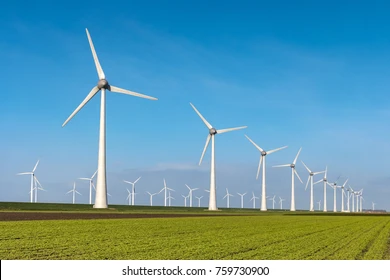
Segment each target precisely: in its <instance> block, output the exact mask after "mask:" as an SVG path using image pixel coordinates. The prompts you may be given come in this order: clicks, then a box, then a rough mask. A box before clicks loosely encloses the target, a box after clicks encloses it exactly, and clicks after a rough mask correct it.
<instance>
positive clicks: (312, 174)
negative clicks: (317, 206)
mask: <svg viewBox="0 0 390 280" xmlns="http://www.w3.org/2000/svg"><path fill="white" fill-rule="evenodd" d="M302 163H303V165H304V166H305V168H306V170H307V171H308V172H309V177H308V178H307V182H306V187H305V190H306V189H307V185H308V184H309V180H310V211H314V193H313V176H314V175H317V174H321V173H324V172H325V171H319V172H313V171H311V170H310V169H309V167H307V166H306V164H305V163H304V162H303V161H302Z"/></svg>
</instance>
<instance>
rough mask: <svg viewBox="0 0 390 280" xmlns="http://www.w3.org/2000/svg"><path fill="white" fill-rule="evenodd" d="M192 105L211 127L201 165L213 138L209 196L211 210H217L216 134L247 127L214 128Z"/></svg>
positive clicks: (208, 126)
mask: <svg viewBox="0 0 390 280" xmlns="http://www.w3.org/2000/svg"><path fill="white" fill-rule="evenodd" d="M190 105H191V107H192V108H193V109H194V110H195V112H196V113H197V114H198V116H199V117H200V118H201V119H202V121H203V123H204V124H205V125H206V126H207V128H208V129H209V135H208V136H207V139H206V144H205V146H204V148H203V152H202V156H201V157H200V161H199V165H200V164H201V163H202V159H203V156H204V154H205V152H206V149H207V147H208V145H209V143H210V139H211V169H210V196H209V210H212V211H216V210H218V208H217V196H216V182H215V140H214V138H215V135H216V134H222V133H225V132H230V131H233V130H239V129H243V128H246V126H240V127H234V128H225V129H216V128H214V127H213V126H212V125H211V124H210V123H209V122H208V121H207V120H206V119H205V118H204V117H203V116H202V115H201V114H200V113H199V111H198V110H197V109H196V108H195V106H194V105H192V104H191V103H190Z"/></svg>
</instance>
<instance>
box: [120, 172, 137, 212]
mask: <svg viewBox="0 0 390 280" xmlns="http://www.w3.org/2000/svg"><path fill="white" fill-rule="evenodd" d="M139 179H141V176H140V177H138V179H137V180H135V181H134V183H133V182H130V181H125V180H123V182H125V183H127V184H130V185H131V186H132V187H131V205H134V197H135V196H134V193H135V183H137V182H138V180H139Z"/></svg>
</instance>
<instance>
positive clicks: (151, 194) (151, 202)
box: [146, 191, 161, 206]
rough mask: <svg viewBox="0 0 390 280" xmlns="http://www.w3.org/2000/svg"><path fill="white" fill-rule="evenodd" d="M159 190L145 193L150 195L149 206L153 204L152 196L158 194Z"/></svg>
mask: <svg viewBox="0 0 390 280" xmlns="http://www.w3.org/2000/svg"><path fill="white" fill-rule="evenodd" d="M160 192H161V191H160ZM160 192H158V193H150V192H146V193H147V194H149V195H150V206H153V196H155V195H156V194H159V193H160Z"/></svg>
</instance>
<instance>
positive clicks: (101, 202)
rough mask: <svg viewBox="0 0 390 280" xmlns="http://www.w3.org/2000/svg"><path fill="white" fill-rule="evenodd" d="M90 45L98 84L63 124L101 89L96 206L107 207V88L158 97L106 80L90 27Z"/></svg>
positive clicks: (152, 98)
mask: <svg viewBox="0 0 390 280" xmlns="http://www.w3.org/2000/svg"><path fill="white" fill-rule="evenodd" d="M86 32H87V37H88V41H89V45H90V47H91V51H92V56H93V59H94V61H95V66H96V70H97V72H98V76H99V81H98V83H97V85H96V86H94V87H93V88H92V90H91V91H90V93H89V94H88V95H87V97H86V98H85V99H84V100H83V102H81V104H80V105H79V106H78V107H77V108H76V110H74V112H73V113H72V114H71V115H70V116H69V117H68V119H67V120H66V121H65V122H64V123H63V124H62V127H64V126H65V125H66V124H67V123H68V122H69V121H70V120H71V119H72V118H73V117H74V116H75V115H76V114H77V113H78V112H79V111H80V110H81V108H83V107H84V105H85V104H87V103H88V102H89V101H90V100H91V99H92V98H93V97H94V96H95V95H96V94H97V93H98V92H99V91H100V92H101V99H100V132H99V156H98V177H97V184H96V196H95V205H94V206H93V207H94V208H107V207H108V205H107V180H106V90H108V91H112V92H118V93H123V94H128V95H132V96H137V97H142V98H146V99H151V100H157V98H154V97H151V96H147V95H144V94H140V93H137V92H133V91H129V90H126V89H122V88H119V87H116V86H113V85H110V84H109V83H108V81H107V80H106V76H105V74H104V72H103V69H102V67H101V65H100V62H99V59H98V57H97V54H96V51H95V47H94V45H93V43H92V39H91V36H90V35H89V32H88V29H86Z"/></svg>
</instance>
